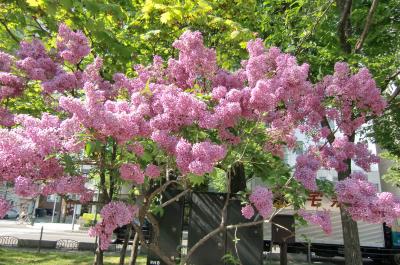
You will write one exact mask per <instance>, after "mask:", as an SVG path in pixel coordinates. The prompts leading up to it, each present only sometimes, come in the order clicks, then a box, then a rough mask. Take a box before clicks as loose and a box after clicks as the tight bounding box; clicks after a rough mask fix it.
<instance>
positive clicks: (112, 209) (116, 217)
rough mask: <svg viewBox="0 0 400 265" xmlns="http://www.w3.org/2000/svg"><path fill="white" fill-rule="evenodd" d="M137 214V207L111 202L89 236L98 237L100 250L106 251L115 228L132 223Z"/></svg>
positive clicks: (103, 210)
mask: <svg viewBox="0 0 400 265" xmlns="http://www.w3.org/2000/svg"><path fill="white" fill-rule="evenodd" d="M137 212H138V207H137V206H132V205H127V204H125V203H123V202H120V201H118V202H110V203H109V204H107V205H105V206H104V207H103V209H101V211H100V215H101V222H99V223H97V224H96V225H95V226H94V227H92V228H91V229H90V230H89V236H92V237H93V236H98V237H99V242H100V248H101V249H102V250H106V249H107V248H108V246H109V245H110V241H111V238H112V235H113V232H114V230H115V228H117V227H122V226H123V225H126V224H128V223H130V222H132V221H133V218H134V217H135V216H136V214H137Z"/></svg>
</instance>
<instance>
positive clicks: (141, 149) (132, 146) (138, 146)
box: [126, 142, 144, 157]
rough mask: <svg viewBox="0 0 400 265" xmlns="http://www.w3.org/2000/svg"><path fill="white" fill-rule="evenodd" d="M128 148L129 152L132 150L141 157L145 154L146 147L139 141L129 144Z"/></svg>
mask: <svg viewBox="0 0 400 265" xmlns="http://www.w3.org/2000/svg"><path fill="white" fill-rule="evenodd" d="M126 148H127V149H128V151H129V152H132V153H134V154H135V155H137V156H139V157H141V156H143V155H144V147H143V145H142V144H141V143H139V142H134V143H132V144H129V145H128V146H127V147H126Z"/></svg>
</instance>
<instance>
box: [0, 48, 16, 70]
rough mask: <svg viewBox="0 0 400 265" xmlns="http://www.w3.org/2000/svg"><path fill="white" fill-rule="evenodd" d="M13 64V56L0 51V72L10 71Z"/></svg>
mask: <svg viewBox="0 0 400 265" xmlns="http://www.w3.org/2000/svg"><path fill="white" fill-rule="evenodd" d="M12 64H13V57H12V56H11V55H9V54H7V53H5V52H2V51H0V72H10V70H11V66H12Z"/></svg>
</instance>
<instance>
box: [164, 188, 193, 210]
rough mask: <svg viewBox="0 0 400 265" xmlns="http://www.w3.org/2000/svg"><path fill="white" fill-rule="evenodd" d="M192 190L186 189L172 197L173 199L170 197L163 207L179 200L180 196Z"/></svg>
mask: <svg viewBox="0 0 400 265" xmlns="http://www.w3.org/2000/svg"><path fill="white" fill-rule="evenodd" d="M189 191H190V189H187V190H184V191H182V192H181V193H179V194H178V195H176V196H174V197H172V198H171V199H169V200H168V201H166V202H164V203H163V204H161V207H163V208H164V207H165V206H167V205H170V204H171V203H173V202H174V201H177V200H178V199H179V198H180V197H182V196H184V195H185V194H186V193H188V192H189Z"/></svg>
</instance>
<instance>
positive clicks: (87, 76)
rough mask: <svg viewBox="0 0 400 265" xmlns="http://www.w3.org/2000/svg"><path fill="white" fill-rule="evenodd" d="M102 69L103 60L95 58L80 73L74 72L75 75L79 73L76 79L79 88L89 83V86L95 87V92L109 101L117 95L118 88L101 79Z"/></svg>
mask: <svg viewBox="0 0 400 265" xmlns="http://www.w3.org/2000/svg"><path fill="white" fill-rule="evenodd" d="M102 67H103V59H101V58H100V57H96V58H95V59H94V61H93V62H92V63H91V64H89V65H88V66H86V68H85V70H84V71H83V72H82V73H81V72H76V73H75V75H77V73H81V76H80V77H77V80H79V82H80V83H81V86H83V87H85V84H86V83H89V86H92V87H95V90H97V91H99V92H101V93H102V96H103V97H104V98H105V99H107V100H111V99H114V98H115V96H116V95H117V93H118V89H119V87H116V86H115V85H114V86H113V85H112V84H111V83H110V82H109V81H107V80H104V79H103V77H102V76H101V74H100V71H101V68H102Z"/></svg>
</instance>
